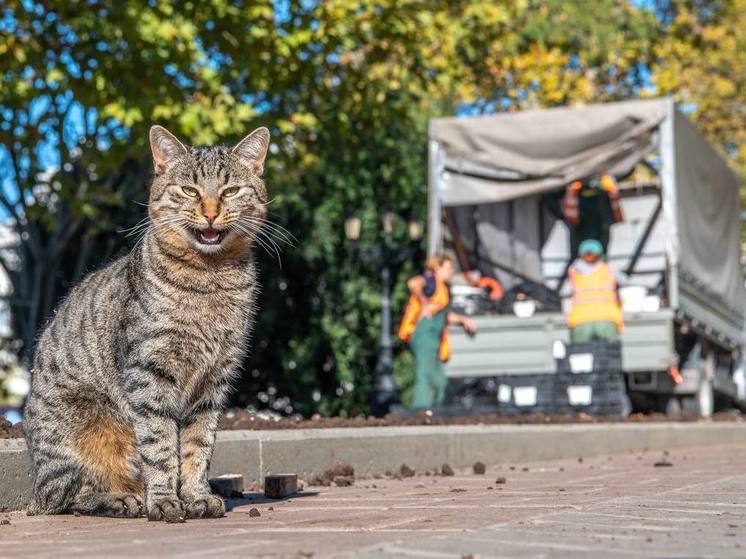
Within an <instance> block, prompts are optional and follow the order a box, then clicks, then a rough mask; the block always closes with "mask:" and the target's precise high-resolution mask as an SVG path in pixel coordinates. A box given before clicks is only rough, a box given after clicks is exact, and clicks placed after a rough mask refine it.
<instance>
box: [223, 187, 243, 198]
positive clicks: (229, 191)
mask: <svg viewBox="0 0 746 559" xmlns="http://www.w3.org/2000/svg"><path fill="white" fill-rule="evenodd" d="M239 190H240V188H238V187H237V186H231V187H230V188H226V189H225V190H223V192H222V193H221V196H222V197H223V198H230V197H231V196H235V195H236V194H238V191H239Z"/></svg>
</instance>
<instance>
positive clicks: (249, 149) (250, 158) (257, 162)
mask: <svg viewBox="0 0 746 559" xmlns="http://www.w3.org/2000/svg"><path fill="white" fill-rule="evenodd" d="M267 148H269V130H267V129H266V128H265V127H264V126H262V127H261V128H257V129H256V130H254V131H253V132H252V133H251V134H249V135H248V136H246V137H245V138H244V139H243V140H241V141H240V142H239V143H238V145H237V146H236V147H234V148H233V151H232V153H234V154H235V155H237V156H238V158H239V159H240V160H241V162H242V163H244V164H245V165H248V166H249V167H251V169H252V170H253V171H254V173H256V174H257V175H261V174H262V171H263V170H264V158H265V157H267Z"/></svg>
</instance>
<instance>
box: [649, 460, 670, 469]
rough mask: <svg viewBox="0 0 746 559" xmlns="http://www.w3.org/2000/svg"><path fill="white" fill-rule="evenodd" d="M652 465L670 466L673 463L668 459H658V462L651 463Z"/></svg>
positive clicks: (659, 466)
mask: <svg viewBox="0 0 746 559" xmlns="http://www.w3.org/2000/svg"><path fill="white" fill-rule="evenodd" d="M653 466H654V467H656V468H670V467H671V466H673V464H672V463H671V462H669V461H668V460H659V461H658V462H656V463H655V464H653Z"/></svg>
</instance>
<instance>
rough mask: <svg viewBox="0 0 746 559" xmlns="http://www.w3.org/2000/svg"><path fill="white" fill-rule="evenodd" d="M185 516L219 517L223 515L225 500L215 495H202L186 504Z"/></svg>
mask: <svg viewBox="0 0 746 559" xmlns="http://www.w3.org/2000/svg"><path fill="white" fill-rule="evenodd" d="M186 515H187V518H221V517H222V516H225V502H224V501H223V499H221V498H220V497H218V496H217V495H203V496H201V497H197V498H196V499H194V500H191V501H188V502H187V504H186Z"/></svg>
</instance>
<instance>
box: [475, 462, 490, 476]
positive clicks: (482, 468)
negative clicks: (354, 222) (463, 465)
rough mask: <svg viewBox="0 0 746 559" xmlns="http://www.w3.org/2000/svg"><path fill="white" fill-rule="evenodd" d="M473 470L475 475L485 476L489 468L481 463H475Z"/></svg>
mask: <svg viewBox="0 0 746 559" xmlns="http://www.w3.org/2000/svg"><path fill="white" fill-rule="evenodd" d="M472 469H473V470H474V473H475V474H476V475H480V476H481V475H484V472H486V471H487V466H485V465H484V464H482V463H481V462H474V465H473V466H472Z"/></svg>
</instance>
